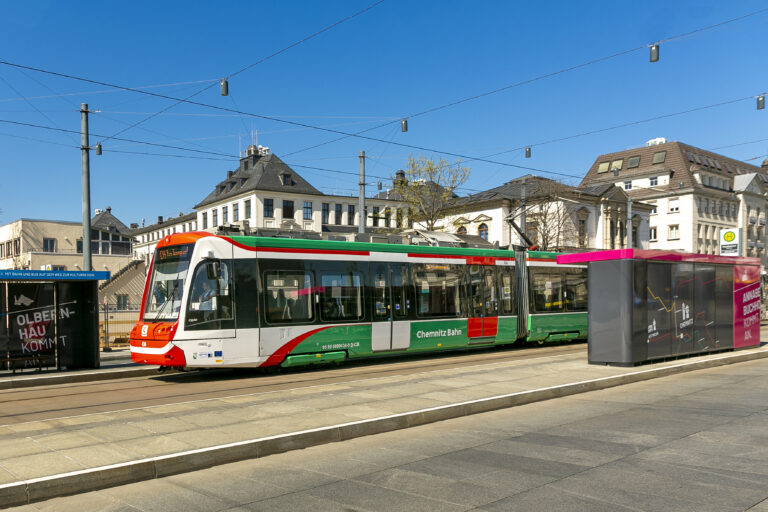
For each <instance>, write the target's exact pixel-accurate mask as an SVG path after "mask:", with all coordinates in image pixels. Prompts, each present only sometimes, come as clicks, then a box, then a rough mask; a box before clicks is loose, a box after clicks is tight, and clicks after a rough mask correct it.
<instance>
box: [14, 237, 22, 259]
mask: <svg viewBox="0 0 768 512" xmlns="http://www.w3.org/2000/svg"><path fill="white" fill-rule="evenodd" d="M13 255H14V256H20V255H21V241H20V240H19V239H18V238H16V239H14V240H13Z"/></svg>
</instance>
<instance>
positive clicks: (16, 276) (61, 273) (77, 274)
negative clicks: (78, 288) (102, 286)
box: [0, 270, 110, 281]
mask: <svg viewBox="0 0 768 512" xmlns="http://www.w3.org/2000/svg"><path fill="white" fill-rule="evenodd" d="M109 275H110V273H109V272H107V271H89V272H85V271H82V270H0V281H3V280H34V281H104V280H106V279H109Z"/></svg>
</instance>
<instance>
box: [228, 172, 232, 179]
mask: <svg viewBox="0 0 768 512" xmlns="http://www.w3.org/2000/svg"><path fill="white" fill-rule="evenodd" d="M232 174H233V173H232V171H227V179H230V178H231V177H232Z"/></svg>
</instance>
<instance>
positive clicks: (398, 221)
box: [395, 208, 403, 229]
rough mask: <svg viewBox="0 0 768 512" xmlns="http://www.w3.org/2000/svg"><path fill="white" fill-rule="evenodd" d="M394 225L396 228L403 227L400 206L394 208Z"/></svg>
mask: <svg viewBox="0 0 768 512" xmlns="http://www.w3.org/2000/svg"><path fill="white" fill-rule="evenodd" d="M395 225H396V226H397V228H398V229H402V227H403V210H401V209H400V208H398V209H397V210H395Z"/></svg>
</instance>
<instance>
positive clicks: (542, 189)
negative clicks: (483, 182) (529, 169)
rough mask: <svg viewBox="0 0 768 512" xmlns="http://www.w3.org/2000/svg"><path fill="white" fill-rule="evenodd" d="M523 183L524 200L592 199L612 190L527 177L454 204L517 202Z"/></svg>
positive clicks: (607, 186)
mask: <svg viewBox="0 0 768 512" xmlns="http://www.w3.org/2000/svg"><path fill="white" fill-rule="evenodd" d="M523 181H525V197H526V199H535V198H537V197H550V196H552V195H553V194H555V195H559V196H560V195H571V196H580V195H588V196H594V197H601V196H602V195H604V194H605V193H606V192H608V191H609V190H612V189H613V188H614V185H613V184H612V183H611V184H602V185H597V186H593V187H585V188H576V187H572V186H570V185H565V184H563V183H560V182H558V181H555V180H551V179H549V178H543V177H541V176H534V175H531V174H529V175H527V176H522V177H520V178H515V179H514V180H511V181H508V182H507V183H504V184H503V185H500V186H498V187H495V188H492V189H489V190H485V191H483V192H478V193H476V194H471V195H468V196H466V197H462V198H461V199H460V200H459V201H458V202H457V204H456V206H457V207H459V208H460V207H462V206H466V205H469V204H474V203H484V202H489V201H495V200H504V199H506V200H510V201H519V200H520V199H521V198H522V190H523Z"/></svg>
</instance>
